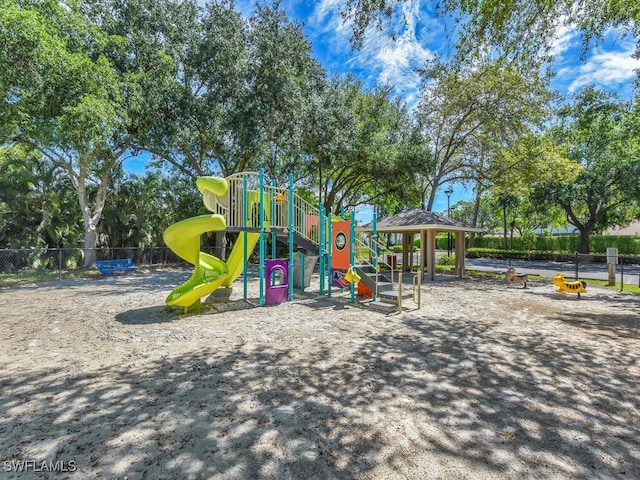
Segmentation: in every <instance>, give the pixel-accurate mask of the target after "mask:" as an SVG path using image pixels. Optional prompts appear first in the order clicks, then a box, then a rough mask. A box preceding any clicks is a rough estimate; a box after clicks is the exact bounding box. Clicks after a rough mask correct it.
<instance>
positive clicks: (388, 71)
mask: <svg viewBox="0 0 640 480" xmlns="http://www.w3.org/2000/svg"><path fill="white" fill-rule="evenodd" d="M432 3H433V2H430V1H421V0H413V1H410V2H404V3H403V4H402V16H403V17H404V19H405V22H403V21H402V19H401V18H397V19H395V21H393V22H391V23H390V24H388V25H387V30H385V31H383V32H380V31H377V30H376V29H370V30H369V31H368V32H367V35H366V37H365V40H364V42H363V44H362V47H361V48H360V49H358V50H354V49H353V48H352V46H351V42H350V39H351V26H350V25H348V24H345V22H344V21H343V18H342V16H341V14H340V8H341V7H342V5H344V0H319V1H314V0H281V6H282V7H283V8H285V9H286V10H287V11H288V13H289V17H290V18H291V19H292V20H296V21H299V22H300V23H302V24H303V31H304V33H305V35H306V36H307V40H308V41H309V43H310V44H311V46H312V55H313V56H314V57H315V58H316V59H317V60H318V61H319V62H320V63H321V64H322V65H323V67H324V68H325V69H326V71H327V72H328V74H329V75H332V74H338V75H344V74H346V73H348V72H351V73H353V74H354V75H355V76H356V78H358V79H359V80H361V81H362V82H363V84H364V85H365V87H371V88H372V87H375V86H376V85H385V84H391V85H392V86H393V87H394V89H393V94H394V95H398V96H400V97H401V98H403V99H404V100H405V101H406V102H407V104H408V105H409V106H413V105H415V104H416V102H417V100H418V97H419V93H420V85H421V83H420V76H419V75H418V73H417V72H416V69H417V68H419V67H421V66H423V65H424V63H425V61H427V60H429V59H430V58H433V56H434V55H436V54H444V55H446V54H447V52H450V51H451V49H452V47H451V44H450V41H449V40H448V39H447V35H446V31H447V28H449V27H450V25H446V24H445V23H444V20H443V19H441V18H440V19H435V18H434V17H435V16H434V10H433V7H432ZM236 8H237V9H238V10H239V11H240V12H242V13H243V14H244V15H245V16H249V15H251V13H252V12H253V10H254V8H255V1H253V0H251V1H250V0H237V1H236ZM390 33H391V34H393V37H394V38H393V39H392V37H391V35H390ZM634 47H635V41H634V39H633V38H621V36H620V35H619V33H618V32H616V31H615V30H613V29H611V30H609V31H607V32H606V33H605V35H604V39H603V41H602V42H601V43H600V44H598V45H597V46H593V47H592V48H591V49H590V50H589V51H588V52H587V53H586V55H585V56H584V58H581V48H582V39H581V37H580V35H579V34H578V32H576V31H575V30H572V29H570V28H567V27H563V28H562V29H560V30H559V31H558V36H557V39H556V41H555V42H554V44H553V54H554V57H555V61H554V64H553V66H552V68H553V70H554V72H555V77H554V79H553V81H552V84H551V87H552V88H553V89H555V90H557V91H559V92H560V93H561V94H564V95H567V94H571V93H574V92H577V91H579V90H580V89H581V88H582V87H584V86H586V85H591V84H594V85H596V86H597V87H601V88H604V89H607V90H612V91H616V92H618V93H619V94H620V95H621V96H622V97H623V98H628V97H630V96H631V95H632V94H633V87H632V83H633V80H634V79H635V78H636V73H635V72H634V70H636V69H640V60H638V59H633V58H632V56H631V54H632V52H633V49H634ZM145 164H146V161H145V159H144V158H142V159H139V158H138V159H131V160H127V161H126V163H125V166H126V168H127V169H128V170H130V171H134V172H141V171H142V169H143V168H144V165H145ZM446 188H447V186H446V185H445V186H443V187H442V191H444V189H446ZM453 190H454V193H453V194H452V196H451V199H450V202H451V205H453V204H455V202H457V201H459V200H467V199H468V197H469V193H468V192H467V191H466V190H465V189H464V188H463V187H462V186H459V185H454V186H453ZM433 209H434V211H436V212H445V211H446V209H447V198H446V195H444V193H441V194H439V195H438V196H437V198H436V202H435V204H434V208H433ZM358 216H359V217H370V209H368V208H361V209H360V211H359V212H358Z"/></svg>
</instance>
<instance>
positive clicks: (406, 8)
mask: <svg viewBox="0 0 640 480" xmlns="http://www.w3.org/2000/svg"><path fill="white" fill-rule="evenodd" d="M342 5H344V2H342V1H341V0H322V1H321V2H320V3H319V4H318V5H317V6H316V8H315V11H314V15H313V16H312V18H311V19H310V20H309V31H310V32H314V34H313V38H311V41H312V43H314V44H315V42H318V41H323V40H324V41H325V42H327V38H329V39H330V40H328V41H329V42H330V43H329V44H327V45H325V46H324V48H326V50H327V52H328V53H329V55H330V56H332V57H333V58H335V60H336V63H335V64H334V65H333V67H334V68H336V69H337V70H340V71H345V70H346V69H349V70H351V71H354V72H356V73H357V74H358V77H359V78H361V79H362V80H363V82H365V84H366V85H367V86H369V87H371V86H374V85H380V84H390V85H393V86H394V87H395V90H394V91H395V94H396V95H399V96H401V97H402V98H404V99H405V100H406V101H407V103H408V104H409V105H410V106H412V105H414V104H415V103H416V101H417V98H418V92H419V89H420V81H421V80H420V76H419V75H418V73H417V72H416V68H419V67H422V66H423V65H424V63H425V61H426V60H428V59H429V58H432V57H433V52H432V51H431V50H430V49H429V48H427V47H426V46H425V42H428V41H430V40H433V38H434V37H436V36H437V35H440V31H441V30H442V27H441V26H440V25H439V24H437V23H436V22H435V21H434V20H433V19H432V18H431V17H430V16H428V15H427V14H425V12H424V11H422V10H421V8H420V2H408V3H405V4H403V8H402V11H398V12H396V17H395V18H394V19H393V20H391V21H389V22H388V29H385V30H384V31H379V30H378V29H377V28H376V27H375V26H372V27H369V28H368V29H367V32H366V35H365V38H364V40H363V42H362V46H361V48H360V49H359V50H352V48H351V43H350V39H351V33H352V29H351V24H350V22H345V21H344V19H343V17H342V16H341V15H340V8H341V6H342ZM403 20H404V21H403ZM405 22H406V24H405ZM329 32H331V36H330V37H327V33H329ZM434 32H436V33H434ZM337 62H340V63H337ZM327 66H328V67H330V68H331V66H330V65H327ZM345 67H346V68H345Z"/></svg>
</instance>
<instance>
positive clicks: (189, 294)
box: [163, 177, 260, 307]
mask: <svg viewBox="0 0 640 480" xmlns="http://www.w3.org/2000/svg"><path fill="white" fill-rule="evenodd" d="M197 185H198V188H199V189H200V191H201V192H202V194H203V196H206V195H208V194H210V193H213V194H215V195H223V194H224V193H225V192H226V191H227V182H226V180H225V179H224V178H215V177H202V178H199V179H198V181H197ZM226 228H227V224H226V222H225V219H224V217H223V216H222V215H199V216H197V217H193V218H187V219H186V220H182V221H180V222H177V223H174V224H173V225H171V226H170V227H169V228H167V229H166V230H165V231H164V234H163V239H164V242H165V243H166V245H167V246H168V247H169V248H170V249H171V250H172V251H173V252H174V253H175V254H176V255H178V256H179V257H180V258H182V259H184V260H186V261H187V262H189V263H191V264H193V265H194V266H195V269H194V271H193V274H191V277H189V279H188V280H187V281H186V282H184V283H183V284H182V285H180V286H179V287H177V288H176V289H175V290H173V292H171V293H170V294H169V296H168V297H167V300H166V304H167V305H176V306H180V307H190V306H192V305H194V304H196V303H199V302H200V299H201V298H203V297H205V296H207V295H209V294H210V293H211V292H213V291H214V290H215V289H217V288H218V287H220V286H221V285H224V286H226V287H229V286H231V284H232V283H233V282H234V281H235V279H236V278H238V276H239V275H240V274H241V273H242V271H243V269H244V262H245V258H244V255H243V254H244V241H243V235H244V234H243V233H241V234H240V235H239V236H238V240H237V241H236V243H235V245H234V246H233V249H232V250H231V253H230V254H229V259H228V260H227V261H226V262H224V261H223V260H220V259H219V258H217V257H214V256H213V255H209V254H207V253H204V252H201V251H200V237H201V236H202V234H203V233H205V232H212V231H220V230H225V229H226ZM259 239H260V235H259V234H257V233H248V234H247V257H248V256H249V255H251V252H252V251H253V249H254V248H255V246H256V243H257V242H258V240H259Z"/></svg>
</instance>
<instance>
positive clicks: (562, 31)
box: [549, 21, 579, 57]
mask: <svg viewBox="0 0 640 480" xmlns="http://www.w3.org/2000/svg"><path fill="white" fill-rule="evenodd" d="M577 41H579V32H578V31H577V30H576V28H575V27H574V26H572V25H567V24H566V23H565V22H564V21H561V22H560V26H559V27H558V28H557V29H556V35H555V38H554V39H553V42H551V51H550V52H549V53H551V55H553V56H554V57H559V56H560V55H562V54H564V53H565V52H567V51H568V50H570V49H572V48H574V47H575V46H576V43H577Z"/></svg>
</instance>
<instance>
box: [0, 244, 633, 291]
mask: <svg viewBox="0 0 640 480" xmlns="http://www.w3.org/2000/svg"><path fill="white" fill-rule="evenodd" d="M205 250H207V249H205ZM211 250H212V249H211ZM86 252H87V250H86V249H83V248H48V249H47V248H40V249H39V248H26V249H0V278H1V277H2V276H5V277H6V276H18V277H19V276H20V275H31V274H33V275H35V276H36V277H37V276H39V275H38V274H42V275H40V276H42V277H44V278H55V277H57V278H58V279H61V278H63V277H65V276H69V275H75V274H78V273H82V272H86V271H87V269H85V268H84V259H85V255H86ZM95 253H96V260H111V259H121V258H131V259H132V260H133V263H134V265H136V266H138V267H140V268H148V269H157V268H162V267H167V266H186V262H185V261H184V260H182V259H181V258H179V257H178V256H177V255H176V254H175V253H173V252H172V251H171V250H170V249H169V248H167V247H146V248H138V247H126V248H114V247H105V248H96V249H95ZM207 253H214V252H212V251H209V252H207ZM510 266H513V267H515V268H516V271H517V272H519V273H520V272H524V273H530V274H537V275H540V276H543V277H553V276H554V275H555V273H557V272H560V273H564V274H565V275H567V277H574V278H575V279H584V280H589V279H596V280H605V281H608V280H609V279H610V278H611V277H610V272H609V268H610V266H609V264H608V263H607V256H606V255H583V254H578V253H576V254H570V255H567V254H563V255H555V256H553V255H545V256H544V257H542V256H540V255H522V254H519V253H518V254H516V253H509V252H506V253H504V252H503V253H502V254H501V255H500V257H499V258H498V257H493V258H487V257H483V258H469V259H467V268H468V269H472V270H484V271H492V272H502V273H504V272H506V270H507V268H508V267H510ZM613 267H614V272H613V273H614V279H615V284H616V285H619V287H620V290H624V289H625V287H629V286H634V287H639V288H640V257H637V256H618V257H617V263H616V264H614V265H613Z"/></svg>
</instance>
